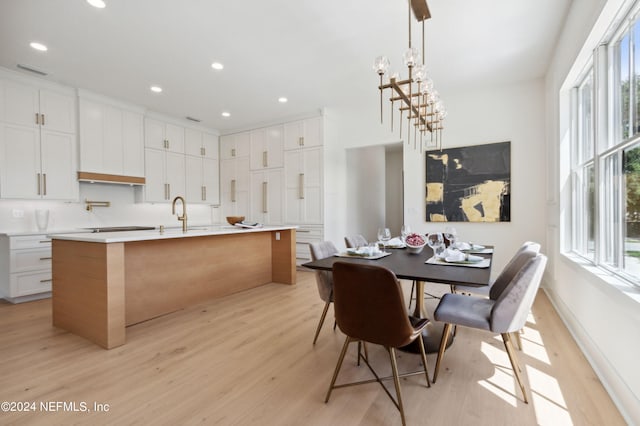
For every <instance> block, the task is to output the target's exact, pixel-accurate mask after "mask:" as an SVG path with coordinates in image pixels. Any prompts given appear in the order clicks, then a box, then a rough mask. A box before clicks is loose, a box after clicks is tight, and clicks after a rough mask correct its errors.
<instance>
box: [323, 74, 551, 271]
mask: <svg viewBox="0 0 640 426" xmlns="http://www.w3.org/2000/svg"><path fill="white" fill-rule="evenodd" d="M372 87H373V88H374V89H373V92H374V95H375V82H372ZM442 96H443V99H444V100H445V102H446V105H447V109H448V110H449V116H448V117H447V121H446V124H445V126H446V128H445V131H444V147H445V148H448V147H458V146H469V145H478V144H483V143H491V142H502V141H511V156H512V158H511V164H512V176H511V179H512V205H511V215H512V220H511V222H507V223H456V224H455V226H456V228H457V229H458V233H459V234H460V235H461V237H462V238H463V239H466V240H471V241H474V242H478V243H486V244H494V245H495V246H496V247H497V250H496V254H495V262H494V265H493V267H492V271H493V273H494V275H495V274H497V273H498V272H499V271H500V270H501V269H502V267H503V266H504V264H505V263H506V262H507V261H508V259H509V258H510V257H511V255H512V254H513V253H514V252H515V251H516V249H517V248H518V247H519V246H520V245H521V244H522V242H524V241H525V240H536V241H540V242H542V243H543V245H544V238H545V222H546V216H545V184H544V182H545V177H544V172H545V164H544V136H545V133H544V124H545V123H544V86H543V82H542V81H541V80H540V81H531V82H526V83H521V84H517V85H510V86H503V87H491V88H483V89H478V90H477V91H474V92H469V91H465V92H464V93H446V94H442ZM376 102H377V99H376V98H375V96H374V97H373V99H372V100H371V105H369V106H367V105H364V104H362V105H360V108H357V107H353V108H348V107H342V108H335V109H331V108H330V109H327V115H326V117H325V118H326V122H325V126H326V132H325V153H326V154H325V156H326V157H325V158H326V161H325V164H326V166H325V183H326V188H327V189H326V191H327V192H326V193H325V223H326V231H325V237H326V238H327V239H329V240H332V241H333V242H335V243H338V242H340V241H342V239H343V238H344V236H345V235H347V234H348V233H349V228H348V224H349V221H348V220H347V214H346V213H345V212H346V211H347V210H346V209H347V206H348V200H347V198H348V197H347V194H349V193H351V192H353V191H356V190H359V191H368V192H372V191H375V188H372V187H371V186H369V187H358V188H353V182H350V181H349V180H348V179H346V176H347V174H346V159H345V158H346V154H345V152H346V150H347V149H348V148H351V147H356V146H359V147H361V146H366V145H378V146H379V145H385V144H389V143H390V142H393V141H394V140H397V138H398V133H397V129H396V133H394V134H391V133H390V132H389V129H388V126H389V119H388V116H387V117H386V121H385V125H384V126H381V125H380V124H379V115H378V114H379V111H378V110H377V109H376V107H377V106H378V105H379V104H378V103H376ZM386 111H388V110H387V109H385V112H386ZM396 119H397V118H396ZM396 123H397V121H396ZM412 146H413V144H411V146H407V145H406V144H405V150H404V152H405V154H404V171H405V177H404V182H405V183H404V185H405V223H407V224H409V225H411V227H412V228H413V229H414V230H415V231H418V232H429V231H436V230H439V231H443V230H444V224H440V223H432V222H426V220H425V204H424V200H425V156H424V154H420V153H419V152H418V151H415V150H414V149H413V147H412ZM345 184H346V185H345ZM380 190H381V191H382V190H384V188H381V189H380Z"/></svg>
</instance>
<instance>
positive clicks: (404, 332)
mask: <svg viewBox="0 0 640 426" xmlns="http://www.w3.org/2000/svg"><path fill="white" fill-rule="evenodd" d="M333 291H334V309H335V315H336V322H337V323H338V327H339V328H340V330H341V331H342V332H343V333H344V334H346V336H347V337H346V338H345V341H344V345H343V346H342V351H341V352H340V356H339V358H338V363H337V365H336V368H335V371H334V373H333V377H332V379H331V384H330V385H329V390H328V391H327V397H326V399H325V402H329V397H330V396H331V392H332V391H333V389H337V388H341V387H346V386H353V385H358V384H365V383H371V382H376V381H377V382H378V383H380V385H381V386H382V388H383V389H384V391H385V392H386V393H387V395H388V396H389V398H391V400H392V401H393V403H394V404H395V406H396V408H397V409H398V410H399V411H400V416H401V418H402V424H403V425H404V424H405V414H404V407H403V405H402V393H401V390H400V377H406V376H410V375H416V374H423V373H424V375H425V378H426V381H427V386H428V387H430V386H431V383H430V381H429V374H428V372H427V356H426V353H425V349H424V342H423V341H422V337H421V332H422V330H423V329H424V328H425V326H426V325H427V322H428V320H426V319H412V320H410V319H409V316H408V315H407V310H406V307H405V304H404V300H403V294H402V289H401V287H400V283H399V282H398V279H397V278H396V276H395V274H394V273H393V272H392V271H390V270H389V269H387V268H384V267H381V266H375V265H363V264H354V263H347V262H336V263H334V265H333ZM416 339H417V340H418V342H419V343H420V345H419V346H420V352H421V353H420V355H421V356H422V364H423V366H424V372H423V371H417V372H411V373H405V374H402V375H399V374H398V365H397V362H396V353H395V350H396V348H399V347H402V346H406V345H408V344H409V343H411V342H413V341H414V340H416ZM351 342H359V343H360V342H362V343H367V342H368V343H373V344H376V345H381V346H384V347H385V349H386V350H387V352H388V353H389V359H390V361H391V369H392V372H393V376H390V377H384V378H380V377H379V376H378V374H377V373H376V372H375V371H374V369H373V367H372V366H371V365H370V364H369V360H368V356H366V355H365V356H363V355H362V354H361V353H360V349H359V348H360V346H359V345H358V361H360V359H362V360H363V361H364V362H365V364H366V365H367V367H369V369H370V370H371V372H372V373H373V375H374V377H375V379H372V380H365V381H361V382H355V383H346V384H340V385H336V379H337V378H338V373H339V372H340V368H341V366H342V362H343V360H344V357H345V354H346V353H347V348H348V346H349V343H351ZM365 353H366V352H365ZM391 378H393V380H394V385H395V390H396V399H394V398H393V396H392V395H391V393H390V392H389V390H388V389H387V388H386V386H385V385H384V384H383V383H382V380H385V379H391Z"/></svg>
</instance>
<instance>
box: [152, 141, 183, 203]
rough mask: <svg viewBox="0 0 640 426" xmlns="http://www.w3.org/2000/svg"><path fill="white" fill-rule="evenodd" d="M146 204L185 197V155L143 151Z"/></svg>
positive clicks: (157, 150) (155, 150) (156, 150)
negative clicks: (180, 196)
mask: <svg viewBox="0 0 640 426" xmlns="http://www.w3.org/2000/svg"><path fill="white" fill-rule="evenodd" d="M145 177H146V184H145V186H144V191H145V201H146V202H150V203H153V202H167V201H171V200H172V199H173V198H174V197H176V196H178V195H182V196H184V195H185V155H184V154H177V153H175V152H164V151H161V150H159V149H145Z"/></svg>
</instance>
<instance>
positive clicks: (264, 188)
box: [262, 182, 267, 213]
mask: <svg viewBox="0 0 640 426" xmlns="http://www.w3.org/2000/svg"><path fill="white" fill-rule="evenodd" d="M262 213H267V182H262Z"/></svg>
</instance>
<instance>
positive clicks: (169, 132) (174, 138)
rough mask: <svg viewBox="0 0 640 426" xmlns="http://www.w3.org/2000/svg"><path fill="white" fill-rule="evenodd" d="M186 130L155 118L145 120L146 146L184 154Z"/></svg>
mask: <svg viewBox="0 0 640 426" xmlns="http://www.w3.org/2000/svg"><path fill="white" fill-rule="evenodd" d="M184 134H185V128H184V127H182V126H178V125H176V124H172V123H167V122H164V121H160V120H156V119H153V118H148V117H147V118H145V120H144V146H145V147H146V148H155V149H164V150H167V151H170V152H177V153H181V154H184Z"/></svg>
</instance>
